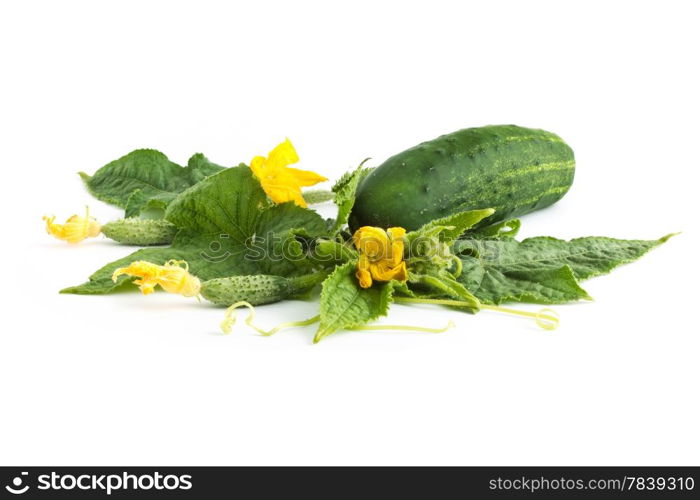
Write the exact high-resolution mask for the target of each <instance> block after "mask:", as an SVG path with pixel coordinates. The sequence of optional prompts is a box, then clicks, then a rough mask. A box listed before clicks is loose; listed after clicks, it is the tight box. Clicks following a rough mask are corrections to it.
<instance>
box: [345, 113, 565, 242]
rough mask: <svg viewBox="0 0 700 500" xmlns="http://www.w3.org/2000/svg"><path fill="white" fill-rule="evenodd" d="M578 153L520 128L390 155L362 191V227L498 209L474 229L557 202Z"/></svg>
mask: <svg viewBox="0 0 700 500" xmlns="http://www.w3.org/2000/svg"><path fill="white" fill-rule="evenodd" d="M574 170H575V162H574V152H573V151H572V149H571V148H570V147H569V146H568V145H567V144H566V143H565V142H564V141H563V140H562V139H561V138H560V137H559V136H557V135H555V134H553V133H551V132H547V131H545V130H539V129H531V128H524V127H518V126H516V125H490V126H487V127H478V128H467V129H463V130H459V131H457V132H454V133H451V134H447V135H443V136H440V137H438V138H437V139H433V140H432V141H428V142H424V143H422V144H419V145H418V146H415V147H413V148H411V149H407V150H406V151H404V152H402V153H399V154H397V155H395V156H392V157H391V158H389V159H388V160H386V161H385V162H384V163H383V164H381V165H380V166H379V167H377V168H375V169H374V170H373V171H372V172H371V173H370V174H369V175H368V176H367V177H366V178H365V179H364V181H363V182H362V183H361V184H360V185H359V186H358V189H357V195H356V199H355V205H354V207H353V211H352V214H351V217H350V227H351V229H357V228H358V227H361V226H378V227H383V228H387V227H393V226H399V227H403V228H405V229H406V230H408V231H412V230H415V229H418V228H419V227H420V226H422V225H423V224H426V223H428V222H430V221H432V220H435V219H438V218H441V217H446V216H448V215H451V214H454V213H457V212H461V211H464V210H475V209H482V208H493V209H495V210H496V212H495V213H494V214H493V215H492V216H490V217H488V218H486V219H484V220H483V221H481V222H480V223H479V225H478V226H477V227H480V226H484V225H488V224H493V223H496V222H500V221H503V220H507V219H510V218H513V217H517V216H519V215H524V214H527V213H529V212H532V211H534V210H539V209H541V208H544V207H548V206H549V205H551V204H553V203H555V202H557V201H559V200H560V199H561V198H562V197H563V196H564V195H565V194H566V192H567V191H568V190H569V188H570V187H571V184H572V183H573V180H574Z"/></svg>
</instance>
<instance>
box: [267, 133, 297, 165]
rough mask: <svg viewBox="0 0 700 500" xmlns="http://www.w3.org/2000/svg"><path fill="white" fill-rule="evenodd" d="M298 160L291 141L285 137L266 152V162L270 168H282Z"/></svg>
mask: <svg viewBox="0 0 700 500" xmlns="http://www.w3.org/2000/svg"><path fill="white" fill-rule="evenodd" d="M298 161H299V155H298V154H297V150H296V149H294V146H293V145H292V141H290V140H289V139H285V140H284V142H281V143H279V144H278V145H277V146H275V148H274V149H273V150H272V151H270V152H269V153H268V154H267V163H268V164H269V165H270V167H271V168H282V167H286V166H287V165H291V164H293V163H296V162H298Z"/></svg>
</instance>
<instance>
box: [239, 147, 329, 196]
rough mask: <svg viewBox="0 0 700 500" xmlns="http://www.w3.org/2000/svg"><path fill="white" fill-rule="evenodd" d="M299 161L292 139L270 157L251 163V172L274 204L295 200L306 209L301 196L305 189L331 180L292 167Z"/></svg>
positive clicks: (274, 150) (255, 159)
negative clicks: (303, 188)
mask: <svg viewBox="0 0 700 500" xmlns="http://www.w3.org/2000/svg"><path fill="white" fill-rule="evenodd" d="M298 161H299V156H298V155H297V152H296V150H295V149H294V146H293V145H292V143H291V142H290V140H289V139H286V140H285V141H284V142H283V143H281V144H279V145H277V147H275V148H274V149H273V150H272V151H270V152H269V153H268V156H267V158H265V157H264V156H256V157H255V158H253V159H252V160H251V161H250V169H251V171H252V172H253V175H255V177H257V179H258V181H260V185H261V186H262V188H263V190H264V191H265V194H267V196H268V197H269V198H270V199H271V200H272V201H274V202H275V203H285V202H288V201H293V202H294V203H296V204H297V205H299V206H300V207H304V208H305V207H306V201H305V200H304V197H303V196H302V193H301V188H302V186H313V185H314V184H318V183H319V182H323V181H325V180H328V179H326V178H325V177H323V176H321V175H319V174H316V173H314V172H309V171H307V170H299V169H296V168H289V167H288V165H291V164H292V163H296V162H298Z"/></svg>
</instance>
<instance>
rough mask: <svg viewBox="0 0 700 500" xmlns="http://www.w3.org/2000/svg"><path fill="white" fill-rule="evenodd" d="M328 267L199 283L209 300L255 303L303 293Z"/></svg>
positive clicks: (320, 278) (275, 300)
mask: <svg viewBox="0 0 700 500" xmlns="http://www.w3.org/2000/svg"><path fill="white" fill-rule="evenodd" d="M327 276H328V271H318V272H316V273H312V274H305V275H303V276H295V277H290V278H285V277H282V276H273V275H269V274H255V275H249V276H231V277H227V278H215V279H211V280H208V281H205V282H203V283H202V287H201V289H200V293H201V294H202V297H204V298H205V299H207V300H208V301H209V302H213V303H214V304H216V305H220V306H230V305H231V304H235V303H236V302H240V301H246V302H249V303H250V304H251V305H254V306H257V305H262V304H270V303H272V302H279V301H280V300H284V299H288V298H290V297H292V296H294V295H299V294H303V293H305V292H307V291H309V290H310V289H312V288H313V287H314V286H316V285H317V284H319V283H321V282H322V281H323V280H324V279H326V277H327Z"/></svg>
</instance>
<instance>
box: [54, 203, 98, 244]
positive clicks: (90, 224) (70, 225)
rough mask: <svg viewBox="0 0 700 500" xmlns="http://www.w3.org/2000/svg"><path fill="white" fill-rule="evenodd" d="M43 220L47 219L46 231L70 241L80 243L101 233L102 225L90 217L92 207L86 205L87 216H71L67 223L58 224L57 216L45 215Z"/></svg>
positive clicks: (60, 238)
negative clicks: (55, 221) (56, 221)
mask: <svg viewBox="0 0 700 500" xmlns="http://www.w3.org/2000/svg"><path fill="white" fill-rule="evenodd" d="M43 220H45V221H46V232H47V233H49V234H50V235H52V236H55V237H56V238H58V239H59V240H63V241H67V242H68V243H78V242H80V241H83V240H84V239H85V238H88V237H90V238H94V237H95V236H97V235H99V234H100V231H101V230H102V227H101V226H100V224H99V223H98V222H97V221H96V220H95V219H94V218H93V217H90V209H89V208H88V207H85V216H84V217H81V216H80V215H74V216H72V217H71V218H69V219H68V220H67V221H66V222H65V224H56V223H54V220H56V217H55V216H54V215H52V216H51V217H49V216H47V215H45V216H44V217H43Z"/></svg>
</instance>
